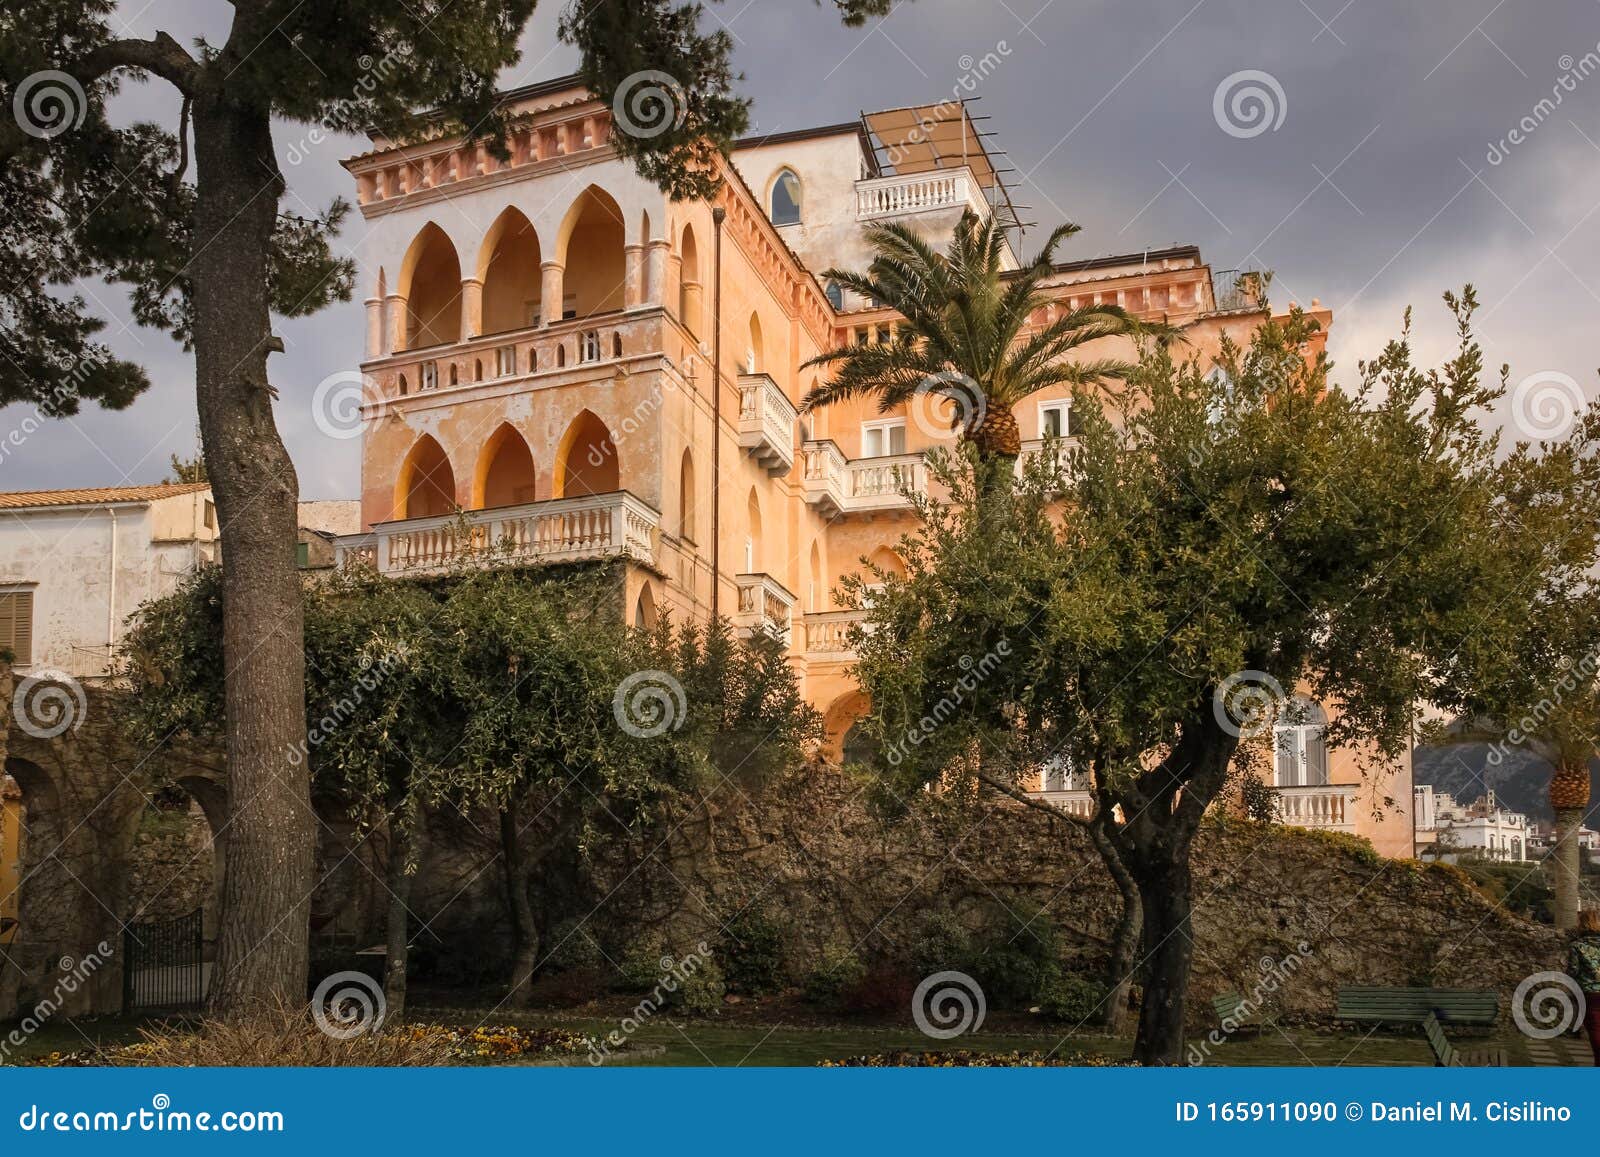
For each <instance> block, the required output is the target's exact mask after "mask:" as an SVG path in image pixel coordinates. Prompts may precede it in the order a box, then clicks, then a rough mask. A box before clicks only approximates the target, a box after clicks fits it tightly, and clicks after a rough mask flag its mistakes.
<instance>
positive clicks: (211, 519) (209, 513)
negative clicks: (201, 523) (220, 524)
mask: <svg viewBox="0 0 1600 1157" xmlns="http://www.w3.org/2000/svg"><path fill="white" fill-rule="evenodd" d="M205 524H206V529H207V530H215V529H216V528H217V504H216V503H215V502H212V501H211V499H209V498H208V499H206V509H205Z"/></svg>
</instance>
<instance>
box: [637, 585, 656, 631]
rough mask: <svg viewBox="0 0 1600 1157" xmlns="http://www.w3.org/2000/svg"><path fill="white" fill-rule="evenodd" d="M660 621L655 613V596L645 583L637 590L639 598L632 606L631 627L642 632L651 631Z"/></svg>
mask: <svg viewBox="0 0 1600 1157" xmlns="http://www.w3.org/2000/svg"><path fill="white" fill-rule="evenodd" d="M659 621H660V616H659V615H658V614H657V612H656V596H655V594H654V593H652V591H651V590H650V584H649V583H645V584H644V586H642V587H640V588H639V598H638V599H637V600H636V601H635V602H634V604H633V625H634V626H636V627H638V628H639V629H640V630H643V631H653V630H655V629H656V624H657V623H658V622H659Z"/></svg>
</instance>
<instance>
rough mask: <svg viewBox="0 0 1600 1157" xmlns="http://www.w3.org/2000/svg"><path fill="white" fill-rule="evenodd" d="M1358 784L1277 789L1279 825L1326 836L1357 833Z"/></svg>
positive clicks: (1275, 789)
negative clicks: (1323, 832) (1315, 830)
mask: <svg viewBox="0 0 1600 1157" xmlns="http://www.w3.org/2000/svg"><path fill="white" fill-rule="evenodd" d="M1357 790H1358V789H1357V787H1356V785H1355V784H1332V785H1326V786H1319V787H1278V788H1273V791H1275V792H1276V793H1277V796H1278V822H1279V823H1285V824H1289V825H1290V826H1292V827H1297V828H1317V829H1319V830H1321V831H1325V832H1349V833H1351V834H1352V835H1353V834H1354V833H1355V830H1356V791H1357Z"/></svg>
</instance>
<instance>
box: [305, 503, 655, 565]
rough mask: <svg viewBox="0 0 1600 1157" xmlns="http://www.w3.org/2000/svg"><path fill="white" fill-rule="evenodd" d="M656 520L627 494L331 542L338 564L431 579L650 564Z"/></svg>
mask: <svg viewBox="0 0 1600 1157" xmlns="http://www.w3.org/2000/svg"><path fill="white" fill-rule="evenodd" d="M660 525H661V515H660V513H659V512H657V511H655V510H652V509H651V508H650V507H649V506H647V505H645V504H644V503H643V502H641V501H640V500H639V499H637V498H635V497H634V496H633V495H632V494H629V493H628V492H627V491H625V490H619V491H615V492H613V493H611V494H594V495H586V496H584V497H582V498H558V499H555V500H554V501H551V502H530V503H526V504H524V505H522V506H502V507H499V508H497V509H494V510H470V511H467V512H465V514H463V515H449V514H444V515H437V516H434V517H431V518H407V519H401V520H398V521H395V522H383V523H379V524H378V525H377V526H375V527H374V528H373V529H372V532H371V533H370V534H353V535H346V536H345V537H343V538H340V539H339V540H338V542H337V543H336V544H335V548H334V549H335V557H336V558H337V559H338V561H339V562H340V564H341V565H342V564H345V563H348V562H364V563H365V564H366V565H369V566H374V567H376V568H377V570H378V571H379V573H381V574H390V575H420V574H436V573H439V572H441V571H445V570H448V569H450V568H451V567H453V566H456V565H460V564H465V563H470V562H475V561H476V562H481V563H483V564H486V565H494V564H499V565H512V566H515V565H527V564H534V563H558V562H588V561H592V560H595V559H602V558H614V557H627V558H632V559H636V560H637V561H639V562H645V563H649V564H651V565H655V561H656V538H657V532H658V530H659V528H660Z"/></svg>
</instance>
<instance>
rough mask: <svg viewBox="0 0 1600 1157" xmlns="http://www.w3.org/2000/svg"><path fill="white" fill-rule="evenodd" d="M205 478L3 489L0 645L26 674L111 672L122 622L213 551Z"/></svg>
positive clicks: (100, 675)
mask: <svg viewBox="0 0 1600 1157" xmlns="http://www.w3.org/2000/svg"><path fill="white" fill-rule="evenodd" d="M217 535H218V530H217V516H216V507H215V506H214V505H213V504H212V501H211V489H210V487H209V486H207V485H206V484H205V483H201V482H186V483H176V484H162V485H156V486H119V487H112V488H110V489H101V490H40V491H25V492H17V493H8V494H0V648H5V649H7V650H9V651H11V652H12V653H13V654H14V655H15V656H16V668H17V670H18V671H19V672H21V673H23V674H27V673H30V672H39V671H45V670H57V671H64V672H66V673H67V674H68V675H71V676H72V677H74V678H76V679H104V678H106V677H107V676H109V675H110V674H111V671H112V668H113V664H114V661H115V648H116V646H117V642H118V640H119V639H120V638H121V635H122V631H123V624H124V621H125V620H126V619H127V617H128V615H130V614H131V613H133V611H135V610H136V609H138V607H139V604H140V603H142V602H144V601H145V600H147V599H151V598H156V597H159V596H161V595H165V594H169V593H171V592H172V591H173V590H174V589H175V588H176V587H177V585H178V583H179V582H180V581H181V580H182V578H183V576H184V575H186V574H188V573H189V572H190V571H192V570H193V569H194V568H195V566H196V565H198V564H200V563H202V562H206V561H210V560H213V559H215V558H216V557H217Z"/></svg>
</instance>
